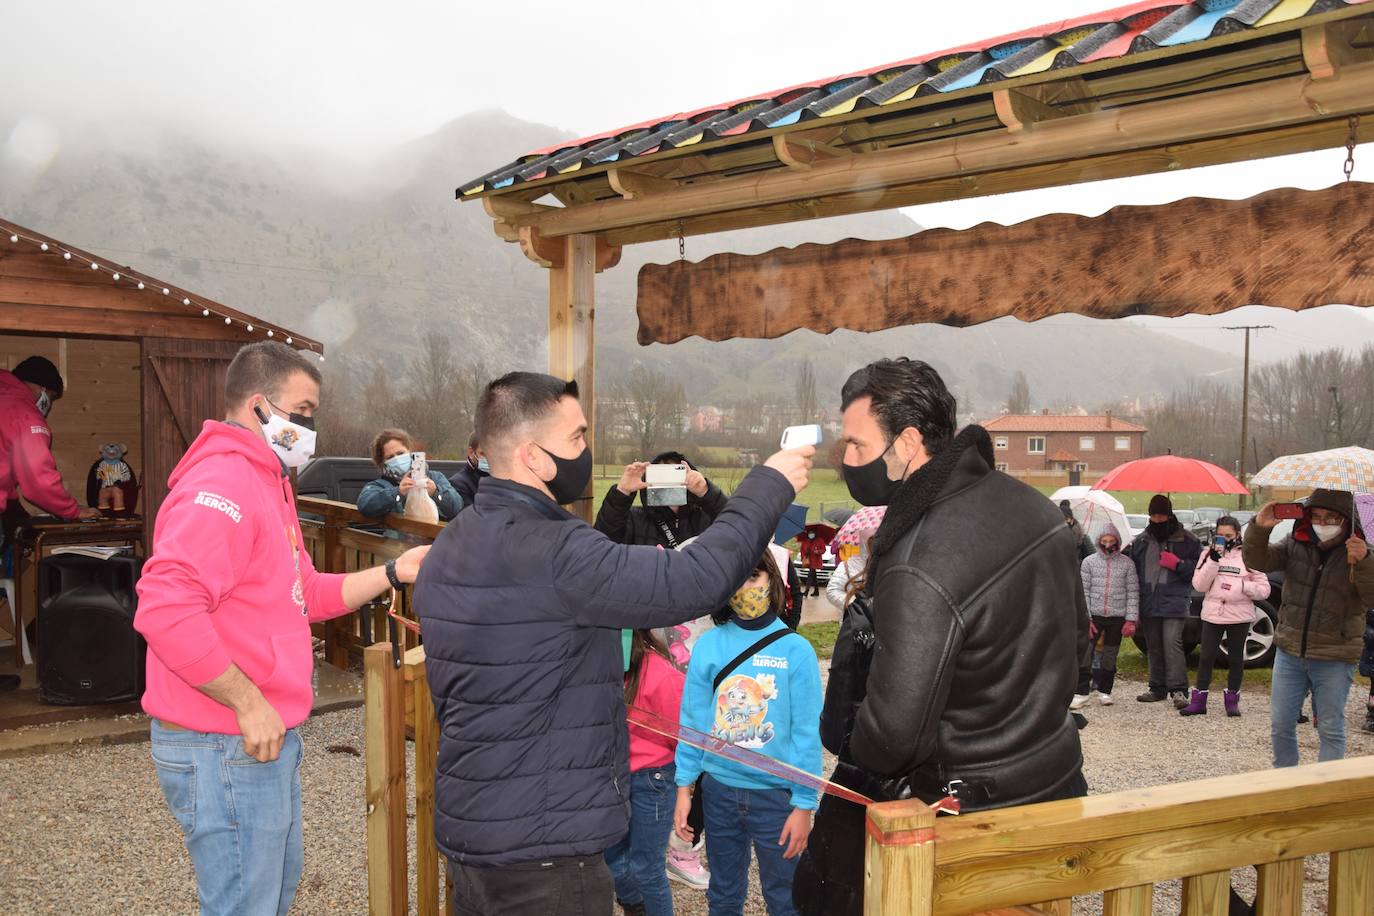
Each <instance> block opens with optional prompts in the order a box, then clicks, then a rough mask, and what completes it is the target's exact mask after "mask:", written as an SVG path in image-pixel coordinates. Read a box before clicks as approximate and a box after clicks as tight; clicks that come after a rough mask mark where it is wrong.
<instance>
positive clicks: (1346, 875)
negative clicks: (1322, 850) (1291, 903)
mask: <svg viewBox="0 0 1374 916" xmlns="http://www.w3.org/2000/svg"><path fill="white" fill-rule="evenodd" d="M1366 838H1367V837H1366ZM1327 883H1328V887H1327V896H1326V906H1327V912H1329V913H1339V914H1346V913H1349V914H1351V916H1353V914H1356V913H1368V912H1369V905H1370V901H1374V846H1365V847H1361V848H1359V849H1344V850H1340V851H1339V852H1333V853H1331V874H1330V877H1329V878H1328V881H1327Z"/></svg>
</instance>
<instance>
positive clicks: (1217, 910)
mask: <svg viewBox="0 0 1374 916" xmlns="http://www.w3.org/2000/svg"><path fill="white" fill-rule="evenodd" d="M1230 896H1231V873H1230V872H1229V871H1214V872H1208V873H1207V874H1204V875H1192V876H1190V877H1187V878H1184V879H1183V911H1182V913H1183V916H1226V913H1227V911H1228V910H1229V909H1230V908H1231V907H1230V904H1231V901H1230Z"/></svg>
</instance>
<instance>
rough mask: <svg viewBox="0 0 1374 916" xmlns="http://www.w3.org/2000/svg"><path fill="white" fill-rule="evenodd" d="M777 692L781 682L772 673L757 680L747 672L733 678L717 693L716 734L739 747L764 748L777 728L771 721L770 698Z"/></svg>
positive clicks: (714, 734) (714, 730) (714, 729)
mask: <svg viewBox="0 0 1374 916" xmlns="http://www.w3.org/2000/svg"><path fill="white" fill-rule="evenodd" d="M777 695H778V688H777V684H776V682H775V681H774V678H773V675H771V674H760V675H759V676H758V678H757V679H755V678H752V677H748V676H746V675H743V674H739V675H735V676H734V677H732V678H730V679H729V680H727V681H726V682H725V683H724V684H721V685H720V692H719V693H718V694H716V724H715V727H714V728H712V729H711V734H712V736H713V737H716V738H719V739H720V740H722V741H728V742H729V743H730V744H733V745H736V746H738V747H749V748H760V747H763V746H764V745H765V744H767V743H768V742H769V741H772V740H773V735H774V734H775V733H776V731H777V729H776V728H775V727H774V725H773V723H772V722H769V721H767V719H768V701H769V700H772V699H774V698H776V697H777Z"/></svg>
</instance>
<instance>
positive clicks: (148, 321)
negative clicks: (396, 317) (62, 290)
mask: <svg viewBox="0 0 1374 916" xmlns="http://www.w3.org/2000/svg"><path fill="white" fill-rule="evenodd" d="M0 332H13V333H17V334H56V335H59V336H62V337H129V338H139V337H177V338H183V339H186V340H234V341H240V342H242V343H252V342H253V341H257V340H261V339H262V336H261V335H259V334H256V333H253V334H250V333H248V332H247V331H245V330H244V329H243V327H242V326H241V325H235V326H233V327H232V328H230V327H227V326H226V325H225V324H224V323H223V322H222V321H211V320H210V319H208V318H201V317H200V316H198V315H197V316H195V317H189V316H188V317H184V318H174V317H171V316H167V315H157V314H148V313H147V312H126V311H115V310H112V309H97V308H72V307H70V306H59V305H44V306H43V307H42V308H34V307H33V306H31V305H27V304H23V303H17V302H10V301H8V300H7V299H5V298H3V297H0ZM316 346H317V347H318V345H316Z"/></svg>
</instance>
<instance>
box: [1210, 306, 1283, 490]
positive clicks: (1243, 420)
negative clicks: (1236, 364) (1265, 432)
mask: <svg viewBox="0 0 1374 916" xmlns="http://www.w3.org/2000/svg"><path fill="white" fill-rule="evenodd" d="M1222 330H1225V331H1244V332H1245V368H1244V370H1243V374H1242V375H1241V383H1240V473H1239V474H1237V475H1236V479H1237V480H1239V481H1240V482H1241V483H1245V442H1246V440H1247V439H1249V432H1250V332H1251V331H1263V330H1270V331H1272V330H1274V326H1273V325H1272V324H1244V325H1239V326H1235V327H1228V328H1223V329H1222ZM1245 499H1246V498H1245V497H1244V496H1242V497H1241V498H1240V508H1242V509H1244V508H1245Z"/></svg>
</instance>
